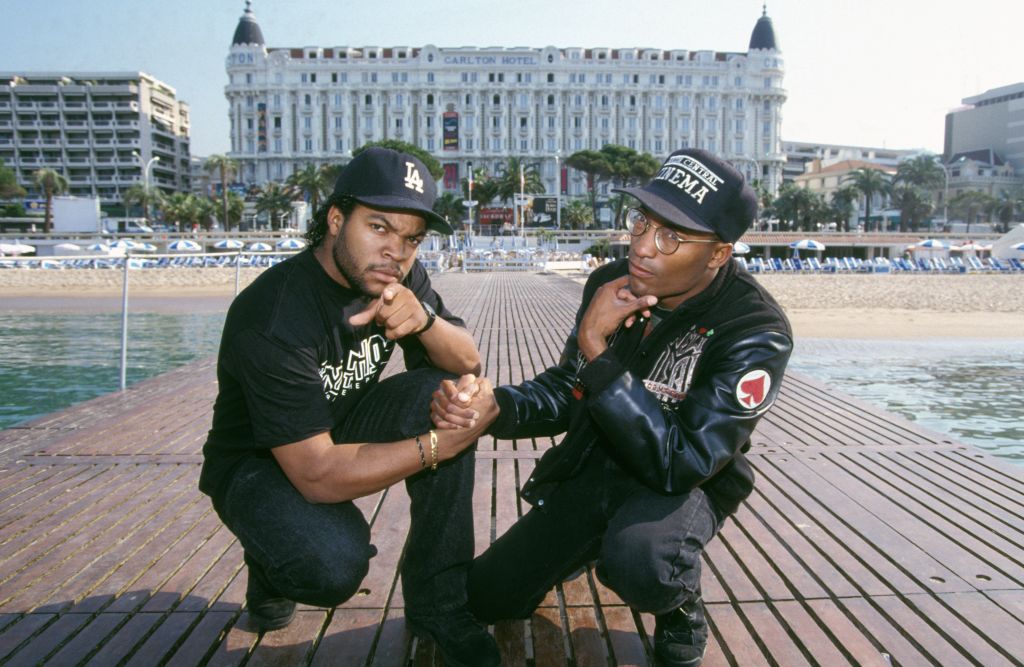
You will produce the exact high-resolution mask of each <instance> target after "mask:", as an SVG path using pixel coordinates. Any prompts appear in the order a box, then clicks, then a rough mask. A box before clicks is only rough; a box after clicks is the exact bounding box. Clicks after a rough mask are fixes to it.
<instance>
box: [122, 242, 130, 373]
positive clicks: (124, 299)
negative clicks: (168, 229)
mask: <svg viewBox="0 0 1024 667" xmlns="http://www.w3.org/2000/svg"><path fill="white" fill-rule="evenodd" d="M129 259H131V253H130V252H128V251H125V253H124V278H123V280H122V287H121V384H120V387H121V391H124V390H125V388H126V387H127V384H128V383H127V373H128V260H129Z"/></svg>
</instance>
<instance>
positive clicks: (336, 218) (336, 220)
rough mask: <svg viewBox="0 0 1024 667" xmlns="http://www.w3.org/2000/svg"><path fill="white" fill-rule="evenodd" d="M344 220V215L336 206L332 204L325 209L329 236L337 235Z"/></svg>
mask: <svg viewBox="0 0 1024 667" xmlns="http://www.w3.org/2000/svg"><path fill="white" fill-rule="evenodd" d="M344 222H345V216H343V215H342V214H341V211H339V210H338V208H337V207H335V206H332V207H331V208H329V209H328V210H327V231H328V233H329V234H330V235H331V236H337V235H338V234H339V233H340V232H341V226H342V224H344Z"/></svg>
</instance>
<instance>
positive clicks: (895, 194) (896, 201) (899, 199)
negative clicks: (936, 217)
mask: <svg viewBox="0 0 1024 667" xmlns="http://www.w3.org/2000/svg"><path fill="white" fill-rule="evenodd" d="M890 193H891V196H892V204H893V206H895V207H896V208H898V209H899V210H900V231H901V232H905V231H907V227H908V226H909V228H910V229H912V230H914V231H917V228H918V226H919V225H920V223H921V221H922V220H924V218H926V217H928V216H929V215H931V213H932V201H931V200H932V198H931V197H930V196H929V195H928V193H927V192H926V191H925V190H923V189H922V188H919V187H916V186H914V185H910V184H908V183H905V182H904V183H898V184H896V185H894V186H893V187H892V190H890Z"/></svg>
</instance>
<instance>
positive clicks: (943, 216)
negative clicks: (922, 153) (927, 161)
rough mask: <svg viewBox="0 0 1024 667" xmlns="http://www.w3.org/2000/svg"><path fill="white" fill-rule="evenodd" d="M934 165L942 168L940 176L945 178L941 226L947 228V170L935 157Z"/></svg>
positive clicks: (938, 158) (940, 159) (939, 158)
mask: <svg viewBox="0 0 1024 667" xmlns="http://www.w3.org/2000/svg"><path fill="white" fill-rule="evenodd" d="M935 164H937V165H939V167H941V168H942V176H943V178H945V187H944V188H943V191H942V224H943V225H945V226H946V227H947V228H948V227H949V168H948V167H946V165H944V164H943V163H942V158H941V157H939V156H938V155H936V156H935Z"/></svg>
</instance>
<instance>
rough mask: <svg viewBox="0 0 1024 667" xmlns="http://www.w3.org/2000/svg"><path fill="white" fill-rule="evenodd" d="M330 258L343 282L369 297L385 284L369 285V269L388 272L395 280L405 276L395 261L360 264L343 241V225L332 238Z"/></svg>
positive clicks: (379, 293)
mask: <svg viewBox="0 0 1024 667" xmlns="http://www.w3.org/2000/svg"><path fill="white" fill-rule="evenodd" d="M331 258H332V259H333V260H334V266H335V267H336V268H337V269H338V272H339V273H341V275H342V277H343V278H345V282H347V283H348V284H349V287H351V288H352V289H354V290H358V291H359V292H360V293H361V294H363V295H364V296H368V297H371V298H377V297H379V296H380V295H381V292H383V291H384V287H385V285H381V286H380V287H376V288H375V287H371V286H370V285H369V282H368V281H367V279H366V274H367V273H369V272H370V271H383V272H384V273H390V274H392V275H394V276H395V278H396V279H397V280H396V282H402V280H403V279H404V278H405V272H404V271H402V267H401V266H400V265H399V264H398V263H397V262H388V261H381V262H375V263H372V264H367V265H366V266H360V265H359V261H358V260H357V258H356V256H355V254H354V253H352V252H351V251H350V250H349V247H348V244H347V243H345V227H344V226H343V227H342V230H341V233H340V234H338V236H337V238H335V239H334V245H333V247H332V248H331Z"/></svg>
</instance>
